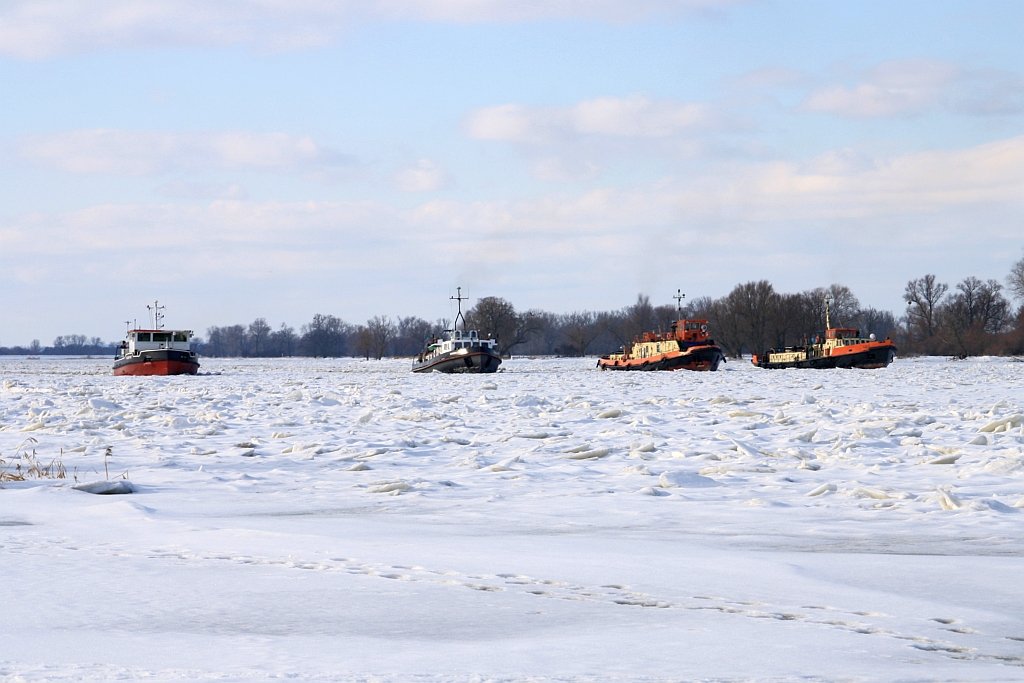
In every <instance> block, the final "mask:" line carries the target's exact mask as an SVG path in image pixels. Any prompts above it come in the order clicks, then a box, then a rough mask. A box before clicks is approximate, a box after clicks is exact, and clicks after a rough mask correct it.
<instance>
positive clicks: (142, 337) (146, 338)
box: [136, 332, 153, 342]
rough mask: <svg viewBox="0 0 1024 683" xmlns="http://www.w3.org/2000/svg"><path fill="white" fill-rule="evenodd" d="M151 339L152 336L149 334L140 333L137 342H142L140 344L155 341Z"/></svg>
mask: <svg viewBox="0 0 1024 683" xmlns="http://www.w3.org/2000/svg"><path fill="white" fill-rule="evenodd" d="M151 337H152V335H151V334H150V333H149V332H139V333H138V336H137V337H136V341H140V342H148V341H153V340H152V339H151Z"/></svg>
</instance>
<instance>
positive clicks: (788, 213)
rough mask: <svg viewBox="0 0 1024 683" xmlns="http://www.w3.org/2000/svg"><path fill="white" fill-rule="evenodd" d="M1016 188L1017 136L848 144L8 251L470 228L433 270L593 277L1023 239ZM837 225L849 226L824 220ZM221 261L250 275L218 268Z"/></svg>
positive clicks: (218, 244)
mask: <svg viewBox="0 0 1024 683" xmlns="http://www.w3.org/2000/svg"><path fill="white" fill-rule="evenodd" d="M1021 197H1024V136H1021V137H1016V138H1009V139H1006V140H1002V141H999V142H994V143H990V144H986V145H979V146H976V147H971V148H966V149H960V150H949V151H932V152H924V153H915V154H907V155H902V156H897V157H893V158H890V159H876V160H870V159H865V158H861V157H858V156H857V155H851V154H849V153H847V152H845V151H843V150H839V151H837V152H835V153H830V154H827V155H824V156H823V157H822V158H819V159H815V160H812V161H811V162H809V163H807V164H802V165H797V164H791V163H767V164H766V163H753V164H730V165H728V166H724V165H723V166H719V167H709V168H708V169H707V171H706V174H705V175H704V176H703V177H701V178H700V179H698V180H693V179H690V178H687V179H684V178H666V179H664V180H662V181H660V182H657V183H651V184H648V185H646V186H642V187H636V188H633V189H621V188H611V187H606V188H596V189H590V190H588V191H585V192H581V193H578V194H568V193H566V194H557V195H556V194H552V195H545V196H538V197H533V198H529V199H523V200H519V201H475V202H466V201H453V200H445V201H438V200H435V201H428V202H424V203H422V204H420V205H419V206H417V207H415V208H413V209H410V210H404V209H400V208H398V207H396V206H392V205H389V204H385V203H381V202H348V203H343V202H323V201H321V202H315V201H310V202H254V201H240V200H231V201H229V200H224V201H215V202H210V203H206V204H196V205H180V204H170V203H168V204H106V205H98V206H93V207H87V208H84V209H79V210H76V211H70V212H65V213H59V214H45V213H36V214H32V215H25V216H22V217H21V218H19V219H17V220H15V221H13V222H9V223H7V224H4V225H0V258H2V260H3V261H4V262H5V263H8V264H9V265H10V266H11V267H14V266H15V265H18V264H22V263H34V264H37V265H36V268H37V269H43V270H46V269H47V268H56V267H64V268H67V267H71V268H77V267H84V266H75V265H74V264H76V263H78V264H93V267H94V268H95V269H96V270H95V271H94V273H95V274H96V276H97V277H100V276H101V275H103V274H108V275H109V277H110V278H116V277H117V276H118V274H119V273H122V269H123V267H124V266H123V264H124V263H126V262H131V261H133V260H137V259H136V258H135V255H134V254H133V250H135V249H137V250H138V254H139V255H145V254H151V253H153V250H154V249H158V250H159V251H160V252H161V253H163V254H169V253H174V254H175V257H174V262H175V273H180V274H181V275H182V276H183V277H186V276H194V277H211V278H215V279H217V280H218V281H219V280H221V279H223V278H225V277H232V278H241V277H243V275H244V277H245V278H254V279H259V278H260V277H261V275H260V274H261V273H267V275H266V277H268V278H270V277H271V275H270V274H271V273H272V274H274V277H280V275H281V274H282V273H293V274H296V275H301V276H302V277H303V278H308V277H313V276H314V275H315V274H316V273H322V274H329V273H330V272H332V271H335V270H337V269H338V268H339V267H342V266H344V267H346V268H358V269H362V270H363V271H365V270H366V269H369V270H373V269H374V268H379V269H387V268H388V264H389V263H395V262H410V263H412V262H419V260H421V257H422V254H423V253H424V248H425V247H424V241H425V240H428V239H429V236H430V235H436V234H438V233H439V232H440V233H451V232H453V231H457V230H459V229H465V232H464V233H463V234H464V237H463V238H462V239H460V240H459V241H458V243H457V244H453V245H451V248H450V250H449V251H447V252H445V254H443V255H441V256H439V260H438V261H437V262H436V263H435V264H434V265H435V266H437V267H447V266H453V265H458V266H459V267H464V268H467V269H470V270H472V269H473V268H477V269H481V270H479V272H495V273H497V272H502V273H506V268H511V269H512V270H509V271H507V276H508V277H510V278H513V279H514V278H515V277H516V273H518V277H520V278H528V277H533V276H537V277H541V276H543V275H544V273H546V272H548V271H550V270H551V269H554V270H558V269H563V270H564V269H566V268H570V267H571V268H574V269H576V270H577V271H580V272H577V273H576V274H577V275H579V276H580V277H582V276H583V275H586V276H587V277H591V278H592V277H593V273H595V272H613V271H615V270H616V269H621V268H623V267H626V266H625V265H624V263H623V262H624V260H625V259H627V258H634V257H635V258H636V259H639V260H638V261H637V263H640V261H642V260H643V257H644V254H647V256H648V257H651V258H654V257H655V256H657V258H659V259H662V260H664V258H663V256H662V254H663V253H665V254H667V253H672V250H673V248H674V247H673V245H674V244H677V243H678V244H679V245H683V244H686V245H689V246H688V248H689V247H690V246H692V245H700V249H704V250H714V251H715V252H716V253H718V252H719V251H721V252H722V254H723V255H731V256H736V257H737V258H748V257H749V258H754V256H753V254H754V253H755V252H756V254H757V255H759V256H758V257H759V258H761V259H765V258H771V257H772V254H774V253H777V252H789V251H792V250H793V249H796V248H797V246H796V245H806V249H807V250H811V251H814V250H816V249H820V248H821V244H822V241H823V240H824V241H825V242H827V243H828V244H830V245H832V246H831V248H832V249H833V250H835V249H844V248H850V249H855V248H860V247H861V246H862V245H864V244H871V243H876V242H878V241H879V240H884V241H885V243H886V244H888V245H889V248H890V249H895V248H897V247H899V248H902V246H903V245H899V244H896V243H895V242H894V240H893V235H892V234H891V232H892V226H893V225H901V226H904V230H905V231H906V232H907V233H908V234H910V235H912V239H910V240H909V242H908V243H907V245H906V248H907V249H910V250H911V251H908V252H907V253H906V256H907V257H908V258H909V257H910V255H911V252H912V251H913V250H914V249H918V248H920V246H921V240H922V239H923V238H922V235H925V234H926V235H927V236H928V246H929V247H930V248H941V249H952V248H958V246H957V245H963V244H964V243H965V241H966V240H970V241H977V240H980V241H983V242H985V243H987V244H999V243H1007V242H1009V241H1012V243H1014V244H1019V221H1018V220H1015V219H1014V220H1011V218H1012V217H1013V216H1019V215H1020V211H1021V208H1022V204H1021V201H1022V200H1021ZM957 216H959V217H960V218H950V217H957ZM964 216H968V217H970V221H971V222H970V223H969V224H964V222H963V221H964V218H963V217H964ZM940 218H941V220H940ZM939 224H941V225H942V226H944V227H942V228H941V229H940V228H939V227H938V225H939ZM836 225H845V226H852V227H854V228H855V229H835V228H834V227H833V228H829V229H824V228H822V227H821V226H836ZM126 237H130V239H126ZM839 245H844V246H842V247H840V246H839ZM801 248H802V247H801ZM652 250H653V251H652ZM43 254H45V255H46V258H45V259H42V258H40V256H41V255H43ZM731 256H730V257H731ZM724 257H725V256H723V257H722V258H724ZM228 263H230V264H231V265H232V267H238V268H239V269H241V270H242V271H244V273H242V272H239V273H236V274H231V273H230V272H229V271H224V270H223V269H224V266H225V264H228ZM55 264H56V265H55ZM499 264H500V265H502V268H501V270H500V271H499V270H496V268H497V266H498V265H499ZM582 271H586V273H583V272H582ZM325 276H326V275H325ZM563 277H572V276H570V275H568V274H567V273H563ZM731 277H733V278H735V276H731ZM901 277H906V274H901ZM731 284H735V280H734V279H733V281H732V282H731V283H730V285H731Z"/></svg>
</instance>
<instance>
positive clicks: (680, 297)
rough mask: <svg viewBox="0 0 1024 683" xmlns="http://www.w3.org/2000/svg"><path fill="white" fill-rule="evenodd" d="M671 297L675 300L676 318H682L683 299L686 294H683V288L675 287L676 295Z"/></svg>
mask: <svg viewBox="0 0 1024 683" xmlns="http://www.w3.org/2000/svg"><path fill="white" fill-rule="evenodd" d="M672 298H673V299H675V300H676V317H677V318H682V317H683V299H685V298H686V295H685V294H683V290H681V289H677V290H676V295H675V296H674V297H672Z"/></svg>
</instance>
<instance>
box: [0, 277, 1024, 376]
mask: <svg viewBox="0 0 1024 683" xmlns="http://www.w3.org/2000/svg"><path fill="white" fill-rule="evenodd" d="M1007 284H1008V287H1009V292H1010V293H1011V294H1012V295H1013V296H1015V297H1016V298H1018V299H1021V300H1024V258H1022V259H1021V260H1020V261H1018V262H1017V263H1016V264H1014V266H1013V268H1012V270H1011V273H1010V275H1009V276H1008V277H1007ZM826 297H827V298H828V300H829V302H830V304H829V310H830V316H831V322H832V325H833V326H834V327H839V326H841V327H856V328H858V329H859V330H860V331H861V333H862V334H863V335H865V336H866V335H867V334H875V335H876V336H877V337H878V338H879V339H882V338H885V337H889V338H891V339H892V340H893V341H895V342H896V344H897V347H898V349H899V354H900V355H904V356H910V355H946V356H957V357H966V356H979V355H1020V354H1024V306H1020V307H1018V308H1017V309H1016V310H1014V309H1013V307H1012V305H1011V302H1010V300H1009V299H1007V297H1006V296H1005V295H1004V294H1003V286H1002V284H1000V283H999V282H998V281H996V280H987V281H982V280H979V279H978V278H976V277H973V276H972V277H967V278H965V279H964V280H962V281H961V282H959V283H957V284H956V286H955V287H953V288H950V287H949V285H947V284H945V283H941V282H939V281H938V279H937V278H936V277H935V276H934V275H931V274H929V275H925V276H923V277H920V278H917V279H914V280H910V281H909V282H907V285H906V288H905V290H904V293H903V299H904V301H905V302H906V304H907V308H906V310H905V312H904V314H903V315H902V316H900V317H899V318H897V317H896V316H895V315H894V314H893V313H891V312H890V311H881V310H877V309H875V308H871V307H862V306H861V304H860V302H859V301H858V300H857V297H856V296H855V295H854V293H853V292H852V291H851V290H850V289H849V288H848V287H846V286H845V285H840V284H833V285H831V286H829V287H827V288H816V289H811V290H807V291H804V292H800V293H798V294H783V293H779V292H777V291H775V288H774V286H773V285H772V284H771V283H770V282H768V281H767V280H760V281H756V282H754V281H752V282H747V283H745V284H740V285H736V287H735V288H734V289H733V290H732V291H731V292H730V293H729V294H727V295H726V296H723V297H721V298H718V299H714V298H710V297H701V298H697V299H694V300H689V301H685V300H684V301H685V305H683V306H682V307H681V315H682V317H684V318H699V319H706V320H707V321H708V323H709V325H710V329H711V334H712V336H713V337H714V339H715V341H716V342H718V344H719V345H720V346H722V348H723V350H725V352H726V353H727V354H728V355H729V356H731V357H734V358H738V357H740V356H742V355H744V354H750V353H761V352H763V351H765V350H767V349H769V348H781V347H783V346H790V345H794V344H801V343H805V342H806V341H808V340H811V339H813V338H814V337H815V336H816V335H820V334H821V333H822V330H823V329H824V328H825V300H826ZM465 317H466V327H467V328H468V329H476V330H479V331H480V332H481V333H482V334H484V335H488V334H489V335H494V336H495V337H496V338H497V339H498V342H499V346H500V348H501V350H502V353H503V354H505V355H506V356H510V355H557V356H587V355H601V354H606V353H612V352H616V351H618V350H619V349H621V348H622V347H623V346H628V345H629V344H630V343H631V342H632V340H633V338H634V337H636V336H637V335H639V334H640V333H641V332H643V331H646V330H663V331H664V330H667V329H668V326H669V325H670V324H671V322H672V321H673V320H675V319H676V318H677V317H680V313H679V310H678V309H677V306H676V305H675V304H672V305H654V304H652V303H651V301H650V297H649V296H647V295H645V294H640V295H638V296H637V299H636V301H635V302H634V303H633V304H631V305H628V306H626V307H624V308H621V309H618V310H615V311H610V312H594V311H573V312H571V313H561V314H556V313H549V312H547V311H542V310H527V311H522V312H520V311H517V310H516V309H515V307H514V306H513V304H512V303H511V302H509V301H507V300H505V299H503V298H500V297H495V296H488V297H484V298H481V299H479V300H477V302H476V305H475V306H473V307H472V308H471V309H469V310H468V311H466V312H465ZM450 327H451V320H450V319H444V318H442V319H438V320H435V321H433V322H430V321H427V320H424V319H423V318H419V317H415V316H410V317H399V318H394V319H393V318H390V317H388V316H374V317H373V318H371V319H370V320H368V321H367V322H366V323H365V324H351V323H348V322H346V321H344V320H342V319H341V318H338V317H336V316H334V315H328V314H319V313H318V314H316V315H314V316H313V319H312V320H311V321H310V322H309V323H307V324H305V325H303V326H302V327H301V328H300V330H299V331H298V332H296V331H295V329H294V328H292V327H290V326H288V325H287V324H284V323H282V324H281V325H280V327H278V328H276V329H275V328H273V327H271V325H270V324H269V323H268V322H267V321H266V320H265V319H264V318H257V319H256V320H254V321H253V322H252V323H249V324H248V325H242V324H236V325H229V326H225V327H211V328H209V329H208V330H207V332H206V337H205V338H199V337H197V338H196V339H195V340H194V348H195V349H196V351H197V352H198V353H199V354H200V355H202V356H212V357H251V358H262V357H282V356H310V357H343V356H352V357H363V358H366V359H371V358H374V359H381V358H384V357H387V356H391V357H403V356H414V355H416V354H418V353H419V352H420V351H421V350H422V348H423V345H424V342H425V341H426V340H428V339H430V338H433V337H436V336H438V335H440V334H441V332H443V331H444V330H445V329H448V328H450ZM116 346H117V344H116V343H114V342H103V341H101V340H100V339H98V338H95V337H94V338H92V339H86V337H85V336H84V335H65V336H60V337H57V338H56V339H55V340H54V343H53V345H52V346H49V347H42V346H41V345H40V344H39V342H38V341H33V343H32V345H31V346H29V347H17V346H16V347H0V354H8V355H10V354H15V355H103V354H109V355H111V356H113V355H114V352H115V349H116Z"/></svg>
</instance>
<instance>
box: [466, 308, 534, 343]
mask: <svg viewBox="0 0 1024 683" xmlns="http://www.w3.org/2000/svg"><path fill="white" fill-rule="evenodd" d="M466 323H467V324H468V325H470V327H474V328H476V329H477V330H479V332H480V333H481V334H483V335H488V334H491V335H494V337H495V338H496V339H497V340H498V348H499V349H500V350H501V352H502V353H503V354H505V355H510V354H511V353H512V349H513V348H515V347H516V346H519V345H520V344H524V343H525V342H526V340H527V339H529V337H530V335H531V334H532V333H533V332H534V331H535V330H536V329H537V327H538V324H537V323H535V322H534V319H533V315H532V314H526V315H519V314H517V313H516V309H515V307H514V306H513V305H512V304H511V303H510V302H508V301H506V300H505V299H502V298H500V297H496V296H485V297H484V298H482V299H480V300H479V301H477V304H476V306H474V307H473V308H472V309H470V310H469V311H468V312H467V313H466Z"/></svg>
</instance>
